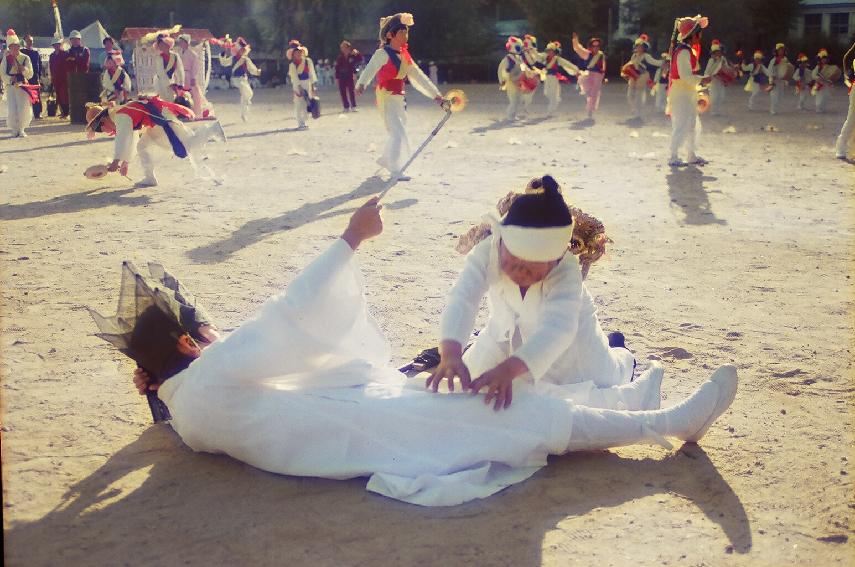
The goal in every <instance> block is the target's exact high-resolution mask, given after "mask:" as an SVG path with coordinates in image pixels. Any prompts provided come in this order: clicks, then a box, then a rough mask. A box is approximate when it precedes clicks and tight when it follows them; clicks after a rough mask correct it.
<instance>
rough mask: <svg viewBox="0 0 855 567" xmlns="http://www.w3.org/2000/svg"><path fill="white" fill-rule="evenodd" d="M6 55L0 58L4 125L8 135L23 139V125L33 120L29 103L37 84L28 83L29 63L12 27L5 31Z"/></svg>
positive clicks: (31, 104) (31, 105) (25, 134)
mask: <svg viewBox="0 0 855 567" xmlns="http://www.w3.org/2000/svg"><path fill="white" fill-rule="evenodd" d="M6 47H7V51H6V54H5V55H3V56H2V60H0V80H2V81H3V88H4V90H5V91H6V105H7V112H8V114H7V115H6V125H7V126H9V130H11V132H12V137H15V138H26V137H27V132H26V130H27V128H28V127H29V126H30V122H32V120H33V103H34V102H35V99H36V97H38V88H39V87H38V85H31V84H29V79H30V78H31V77H32V76H33V62H32V61H30V58H29V57H27V56H26V55H24V54H23V53H21V40H20V39H19V38H18V35H17V34H16V33H15V30H13V29H11V28H10V29H9V30H8V31H7V32H6Z"/></svg>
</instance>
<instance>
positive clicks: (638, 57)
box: [626, 52, 662, 118]
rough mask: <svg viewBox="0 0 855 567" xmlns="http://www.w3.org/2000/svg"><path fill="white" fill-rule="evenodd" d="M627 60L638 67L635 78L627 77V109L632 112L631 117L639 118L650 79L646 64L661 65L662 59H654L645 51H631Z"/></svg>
mask: <svg viewBox="0 0 855 567" xmlns="http://www.w3.org/2000/svg"><path fill="white" fill-rule="evenodd" d="M629 62H630V63H632V64H633V66H634V67H635V68H636V69H638V72H639V76H638V78H637V79H629V80H628V81H627V85H626V100H627V102H628V103H629V109H630V111H631V112H632V116H633V118H641V109H642V108H643V107H644V105H645V104H646V103H647V89H648V88H649V87H648V86H647V83H648V81H650V72H649V71H648V68H647V66H648V65H652V66H653V67H657V68H658V67H661V66H662V59H656V58H655V57H653V56H652V55H650V54H649V53H647V52H643V53H636V52H633V54H632V57H630V58H629Z"/></svg>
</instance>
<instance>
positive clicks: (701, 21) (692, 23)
mask: <svg viewBox="0 0 855 567" xmlns="http://www.w3.org/2000/svg"><path fill="white" fill-rule="evenodd" d="M709 23H710V21H709V18H707V17H706V16H701V15H700V14H698V15H697V16H691V17H685V18H680V19H679V20H677V39H678V40H679V41H683V40H684V39H686V38H687V37H689V36H690V35H692V33H693V32H694V31H695V29H697V28H701V29H704V28H706V27H707V26H708V25H709Z"/></svg>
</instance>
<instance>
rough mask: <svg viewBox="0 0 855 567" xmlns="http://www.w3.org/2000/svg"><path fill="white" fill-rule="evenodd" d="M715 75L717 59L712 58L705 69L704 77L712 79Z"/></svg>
mask: <svg viewBox="0 0 855 567" xmlns="http://www.w3.org/2000/svg"><path fill="white" fill-rule="evenodd" d="M713 75H715V59H713V58H712V57H710V59H709V61H707V66H706V68H705V69H704V76H705V77H712V76H713Z"/></svg>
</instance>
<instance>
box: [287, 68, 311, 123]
mask: <svg viewBox="0 0 855 567" xmlns="http://www.w3.org/2000/svg"><path fill="white" fill-rule="evenodd" d="M301 75H302V76H304V77H306V78H305V79H301V78H300V76H301ZM288 80H290V81H291V89H292V90H293V91H294V97H293V98H294V118H296V119H297V125H298V126H299V127H301V128H303V127H305V126H306V119H307V118H308V116H309V114H308V111H307V107H306V104H307V103H306V99H305V98H304V97H303V92H306V93H308V94H309V96H310V97H312V96H315V84H316V83H317V82H318V76H317V74H316V73H315V64H314V63H313V62H312V60H311V59H310V58H308V57H306V56H305V55H304V56H303V58H302V59H301V60H300V65H299V66H298V65H295V64H294V62H293V61H291V63H290V64H289V65H288Z"/></svg>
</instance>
